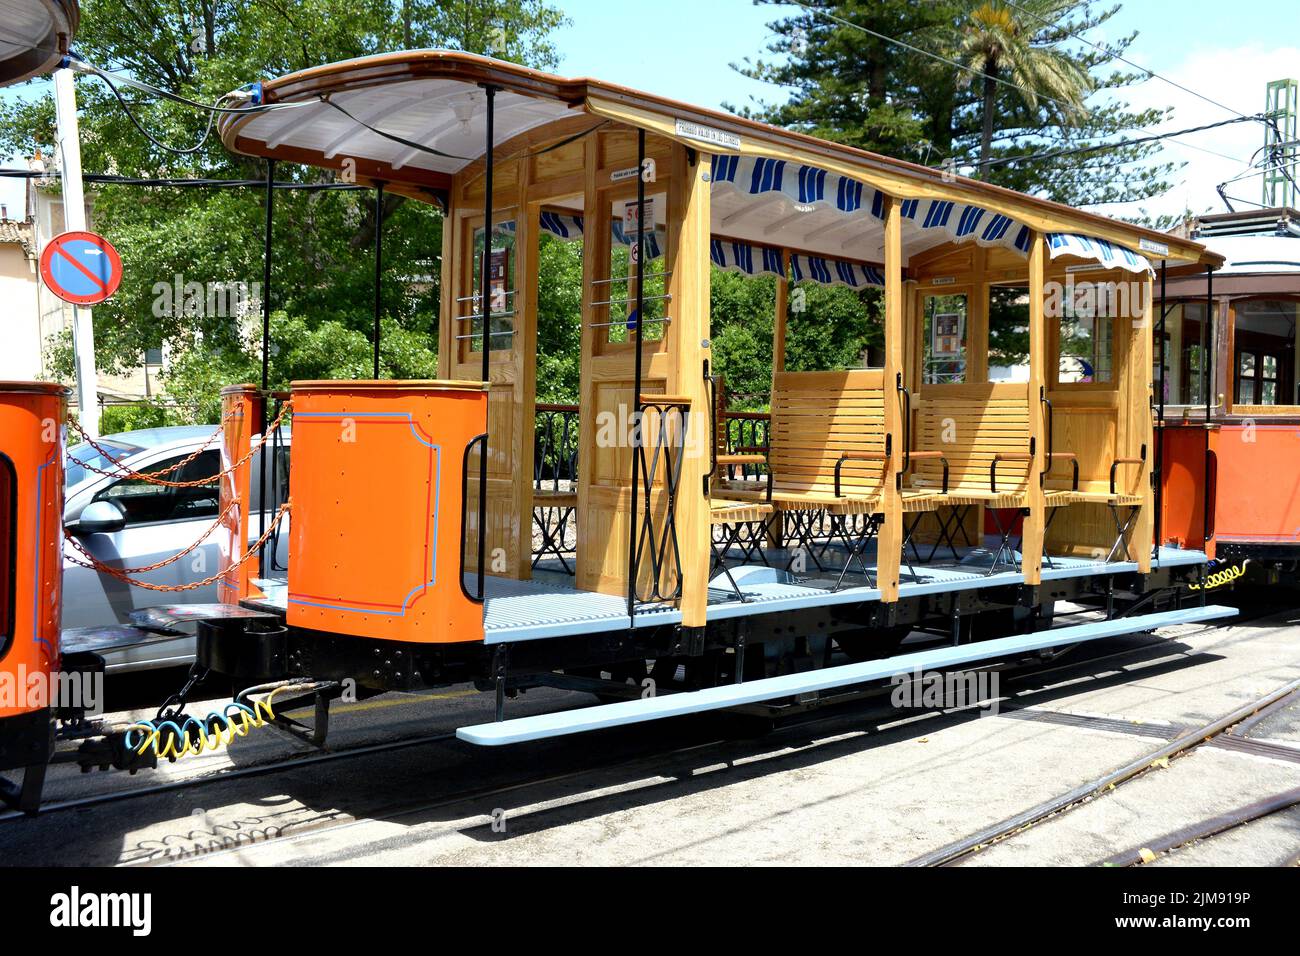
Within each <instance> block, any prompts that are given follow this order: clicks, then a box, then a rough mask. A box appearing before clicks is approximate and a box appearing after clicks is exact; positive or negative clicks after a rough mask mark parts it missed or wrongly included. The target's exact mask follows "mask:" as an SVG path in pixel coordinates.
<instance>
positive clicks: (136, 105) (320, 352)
mask: <svg viewBox="0 0 1300 956" xmlns="http://www.w3.org/2000/svg"><path fill="white" fill-rule="evenodd" d="M563 22H564V18H563V16H562V14H561V13H560V11H559V10H558V9H557V8H555V7H554V6H550V5H548V4H546V3H544V2H542V0H497V2H494V3H478V2H468V0H269V2H257V0H176V2H174V3H161V2H159V0H83V2H82V4H81V28H80V31H79V32H78V35H77V44H76V49H77V52H78V53H79V54H80V55H81V56H82V57H83V58H85V59H86V60H88V61H89V62H92V63H95V64H96V65H99V66H102V67H105V68H109V69H112V70H117V71H122V72H123V73H125V74H126V75H130V76H132V77H135V78H137V79H139V80H144V81H147V82H149V83H152V84H154V85H156V86H158V87H160V88H162V89H164V90H167V91H169V92H172V93H175V94H178V95H182V96H186V97H189V98H191V99H194V100H198V101H202V102H212V101H215V100H216V99H217V97H219V96H221V95H223V94H225V93H228V92H230V91H231V90H233V89H235V88H237V87H240V86H242V85H244V84H247V83H250V82H253V81H255V80H258V79H260V78H263V77H268V76H276V75H280V74H283V73H286V72H290V71H293V70H298V69H303V68H306V67H310V66H316V65H318V64H321V63H327V62H331V61H336V60H343V59H347V58H350V57H357V56H365V55H369V54H373V53H380V52H384V51H388V50H395V49H402V48H415V47H433V46H437V47H448V48H458V49H464V50H468V51H470V52H476V53H491V54H492V55H494V56H497V57H499V58H502V59H510V60H515V61H518V62H523V63H527V64H529V65H532V66H539V67H549V66H554V64H555V63H556V60H557V58H556V53H555V49H554V47H553V46H552V44H551V40H550V36H551V33H552V32H553V30H554V29H555V28H556V27H557V26H559V25H560V24H562V23H563ZM77 95H78V99H79V105H80V106H81V133H82V160H83V167H84V168H85V169H86V171H88V172H107V173H117V174H123V175H130V176H141V177H177V178H193V177H207V178H222V179H232V178H233V179H248V178H263V177H264V176H265V166H264V164H263V163H262V162H261V161H258V160H255V159H251V158H249V157H241V156H235V155H233V154H231V153H229V152H228V151H227V150H226V149H225V148H224V147H223V146H222V145H221V143H220V141H219V139H218V138H217V137H216V136H215V135H212V136H210V137H209V138H208V139H207V140H206V142H205V143H204V145H203V146H202V147H201V148H199V149H197V150H195V151H194V152H191V153H187V154H185V155H177V154H174V153H171V152H168V151H166V150H164V149H160V148H159V147H158V146H156V145H154V144H153V143H152V142H150V140H149V139H148V138H146V137H145V136H144V135H142V134H141V133H140V132H139V131H138V130H137V129H136V128H135V127H134V126H133V125H132V123H131V121H130V119H129V118H128V116H127V114H126V113H125V112H124V111H123V110H122V109H121V108H120V106H119V105H118V103H117V102H116V101H115V99H114V96H113V93H112V92H111V91H110V90H109V89H108V87H107V86H106V85H105V84H104V83H103V82H102V81H101V80H99V79H97V78H88V77H84V76H83V77H79V78H78V80H77ZM122 96H123V98H124V99H126V100H127V102H128V103H130V104H131V111H132V112H133V113H134V114H135V115H136V117H137V118H138V119H139V121H140V123H141V125H142V126H143V127H144V128H145V129H146V130H148V131H149V132H150V133H151V134H152V135H153V136H154V138H155V139H157V140H158V141H160V142H161V143H164V144H167V145H169V146H173V147H183V146H184V147H187V146H191V145H193V144H195V143H196V142H198V141H199V140H200V139H201V137H202V135H203V133H204V130H205V128H206V126H207V122H208V117H207V114H206V113H205V112H203V111H200V110H196V109H192V108H189V107H186V106H183V105H179V104H175V103H169V102H166V101H163V100H158V99H154V98H151V97H149V96H147V95H145V94H143V93H140V92H136V91H132V90H129V89H123V91H122ZM54 128H55V124H54V107H53V99H52V95H46V96H43V97H40V98H36V99H32V100H28V101H11V102H8V103H6V104H3V105H0V149H3V150H4V151H5V152H6V153H7V154H13V153H20V154H24V155H31V154H33V153H34V152H35V150H37V149H40V150H42V152H44V153H45V154H46V155H52V153H53V143H54V138H55V137H54ZM332 178H333V174H332V173H330V172H328V171H324V170H318V169H313V168H309V167H296V166H292V165H289V164H285V163H281V164H279V165H278V166H277V179H280V180H288V181H296V182H301V183H326V182H330V181H331V180H332ZM93 200H94V203H95V212H94V218H95V225H96V227H97V228H98V229H100V230H101V231H103V232H104V233H105V234H106V235H107V236H108V237H109V238H110V239H111V240H112V241H113V242H114V244H115V245H116V246H117V248H118V249H119V251H120V252H121V253H122V256H123V262H124V267H125V268H124V271H125V277H124V280H123V284H122V288H121V290H120V291H119V293H118V294H117V296H115V297H114V299H113V300H112V301H110V302H109V303H107V304H106V305H104V306H101V307H100V308H98V309H96V312H95V326H96V352H97V360H98V362H99V364H100V366H101V368H103V369H105V370H107V371H122V370H125V369H129V368H132V367H136V366H138V365H139V364H140V362H141V360H142V358H143V353H144V351H145V350H146V349H148V348H156V347H159V346H162V345H164V344H165V345H167V346H168V347H169V348H170V350H171V353H172V355H173V357H174V364H173V365H172V367H171V369H170V371H169V376H168V379H167V381H166V383H165V384H166V385H167V389H168V392H169V394H170V395H171V396H172V398H173V399H175V400H178V401H180V402H182V403H186V404H187V405H189V406H197V408H196V409H195V413H196V414H198V415H199V416H200V417H203V418H208V419H211V416H212V411H213V408H214V406H213V403H212V400H211V399H209V397H208V395H209V394H211V395H212V396H215V386H216V385H217V384H224V383H228V382H231V381H238V380H241V379H242V380H250V379H251V380H254V381H255V380H257V379H258V378H259V377H260V340H259V338H258V337H257V336H250V335H249V332H250V326H252V327H256V326H259V325H260V321H259V319H258V316H257V314H256V309H255V308H254V309H253V310H252V312H251V313H249V312H248V310H247V309H246V310H245V313H246V314H244V315H242V316H241V315H238V314H230V311H229V310H218V312H219V314H210V313H209V312H208V311H207V310H204V312H203V314H194V313H192V312H190V313H187V312H185V311H184V310H180V309H172V310H168V309H166V308H165V307H163V304H161V303H160V301H159V297H160V289H162V287H164V286H169V285H172V284H174V283H175V281H176V280H175V277H176V276H177V275H179V276H181V277H182V282H197V283H201V284H204V285H206V284H209V283H243V284H244V286H245V287H246V288H249V289H252V288H253V284H254V283H259V282H260V281H261V279H262V247H263V242H262V230H263V225H262V223H263V215H264V212H263V205H262V190H261V189H257V188H252V189H248V188H240V189H222V190H209V189H196V188H187V189H169V188H156V187H149V188H142V187H135V186H111V187H104V188H99V189H95V190H94V194H93ZM275 204H276V217H275V256H274V270H273V273H272V283H271V302H272V304H273V307H274V308H275V309H276V310H277V312H278V313H280V318H279V319H278V320H277V322H276V341H277V343H278V344H279V346H280V349H279V351H278V352H277V353H276V354H275V355H273V356H272V359H271V366H272V377H273V379H274V380H275V381H276V382H277V383H283V382H286V381H288V380H289V379H291V378H294V377H349V376H352V375H366V376H368V375H369V374H370V348H371V347H370V345H369V334H370V333H369V330H370V328H371V326H372V323H373V313H372V301H373V264H372V259H371V254H370V250H371V249H372V247H373V241H374V227H375V215H374V213H375V210H374V196H373V193H372V192H369V191H355V192H344V191H330V192H306V191H288V190H280V191H277V193H276V197H275ZM441 246H442V219H441V216H440V214H439V213H438V211H437V209H436V208H435V207H433V206H430V205H425V204H423V203H416V202H408V201H406V200H404V199H403V198H402V197H399V196H392V195H390V196H389V197H388V198H387V201H386V203H385V219H384V259H385V266H386V268H385V274H384V279H383V295H384V302H385V313H386V317H387V318H386V320H385V324H384V339H385V341H384V344H383V350H382V364H383V372H384V374H386V375H409V376H411V377H429V376H432V375H433V374H434V371H435V369H436V365H435V352H436V347H437V334H436V330H437V315H438V307H437V302H438V293H439V288H438V286H439V269H440V264H439V260H440V256H441ZM285 336H296V337H299V338H300V339H301V341H298V340H293V341H290V340H288V339H286V338H285ZM55 357H56V359H58V358H60V357H62V362H61V368H59V366H57V365H56V368H59V370H60V371H61V372H62V373H63V374H65V375H66V374H69V373H70V371H71V363H70V361H69V359H70V355H68V350H67V349H66V348H63V349H60V350H57V352H56V356H55ZM200 388H203V389H207V391H204V392H200V391H199V389H200Z"/></svg>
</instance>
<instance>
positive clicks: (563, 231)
mask: <svg viewBox="0 0 1300 956" xmlns="http://www.w3.org/2000/svg"><path fill="white" fill-rule="evenodd" d="M538 225H539V226H541V227H542V229H543V230H544V231H545V232H549V233H550V234H551V235H553V236H555V237H557V238H559V239H563V240H564V241H565V242H574V241H576V240H578V239H581V238H582V232H583V226H582V217H581V216H566V215H564V214H563V213H558V212H546V211H543V212H542V213H541V215H540V216H539V217H538ZM508 226H509V228H510V229H514V223H513V222H512V223H509V224H508ZM662 232H663V227H658V228H656V229H655V231H654V232H653V233H651V234H650V236H649V237H648V239H647V241H646V245H647V246H648V249H647V252H648V255H649V258H651V259H658V258H659V257H660V256H661V255H663V254H664V251H663V240H662V237H661V234H662ZM610 237H611V238H612V239H613V240H614V241H615V242H617V243H619V244H621V245H624V246H630V245H631V244H632V240H631V239H630V238H629V237H628V236H625V235H623V221H622V220H621V219H614V220H612V221H611V222H610Z"/></svg>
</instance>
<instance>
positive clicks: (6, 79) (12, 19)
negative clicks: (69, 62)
mask: <svg viewBox="0 0 1300 956" xmlns="http://www.w3.org/2000/svg"><path fill="white" fill-rule="evenodd" d="M80 19H81V11H80V8H79V7H78V6H77V2H76V0H0V23H3V24H4V30H3V32H0V86H9V85H10V84H12V83H21V82H22V81H23V80H28V79H31V78H32V77H33V76H38V75H39V74H41V73H48V72H49V71H50V70H52V69H54V68H55V67H56V66H58V64H59V61H60V60H61V59H62V58H63V54H64V53H65V52H66V51H67V49H68V45H69V44H70V43H71V42H72V36H73V34H74V33H76V31H77V25H78V23H79V21H80Z"/></svg>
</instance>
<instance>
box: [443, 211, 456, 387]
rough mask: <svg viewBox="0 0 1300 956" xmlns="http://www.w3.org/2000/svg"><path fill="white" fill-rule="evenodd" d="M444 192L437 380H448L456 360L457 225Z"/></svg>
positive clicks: (454, 214) (453, 212)
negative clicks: (445, 201) (444, 206)
mask: <svg viewBox="0 0 1300 956" xmlns="http://www.w3.org/2000/svg"><path fill="white" fill-rule="evenodd" d="M454 192H455V190H448V192H447V206H446V209H444V210H443V213H442V269H441V270H440V271H441V273H442V282H441V286H442V288H441V290H440V291H439V295H438V377H439V378H441V379H449V378H452V374H451V368H452V363H453V362H454V361H455V360H456V359H455V357H456V318H455V317H456V314H457V313H456V306H457V304H458V303H457V302H456V287H457V286H458V285H459V284H460V283H458V282H457V281H456V279H457V276H456V263H457V262H458V261H459V259H458V255H459V252H458V250H457V249H456V243H457V236H458V235H459V233H460V223H459V222H458V221H457V219H456V207H455V206H454V205H453V202H454V201H453V199H452V193H454Z"/></svg>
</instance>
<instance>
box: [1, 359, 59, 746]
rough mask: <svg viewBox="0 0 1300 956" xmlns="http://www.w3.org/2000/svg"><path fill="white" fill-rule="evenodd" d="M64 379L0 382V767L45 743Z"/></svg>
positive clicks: (54, 632) (53, 653)
mask: <svg viewBox="0 0 1300 956" xmlns="http://www.w3.org/2000/svg"><path fill="white" fill-rule="evenodd" d="M67 396H68V389H67V388H65V387H63V386H61V385H55V384H50V383H45V382H0V770H9V769H13V768H16V767H27V766H35V765H38V764H40V765H43V764H44V762H45V760H47V759H48V757H49V754H50V753H51V751H52V748H53V734H52V729H53V726H54V724H53V714H54V710H53V707H52V703H53V702H52V701H51V699H50V697H51V695H52V694H53V692H54V681H53V675H54V674H55V673H56V672H57V671H58V669H59V664H60V656H59V629H60V611H61V608H62V576H63V448H64V437H63V428H64V424H65V422H66V417H67Z"/></svg>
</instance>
